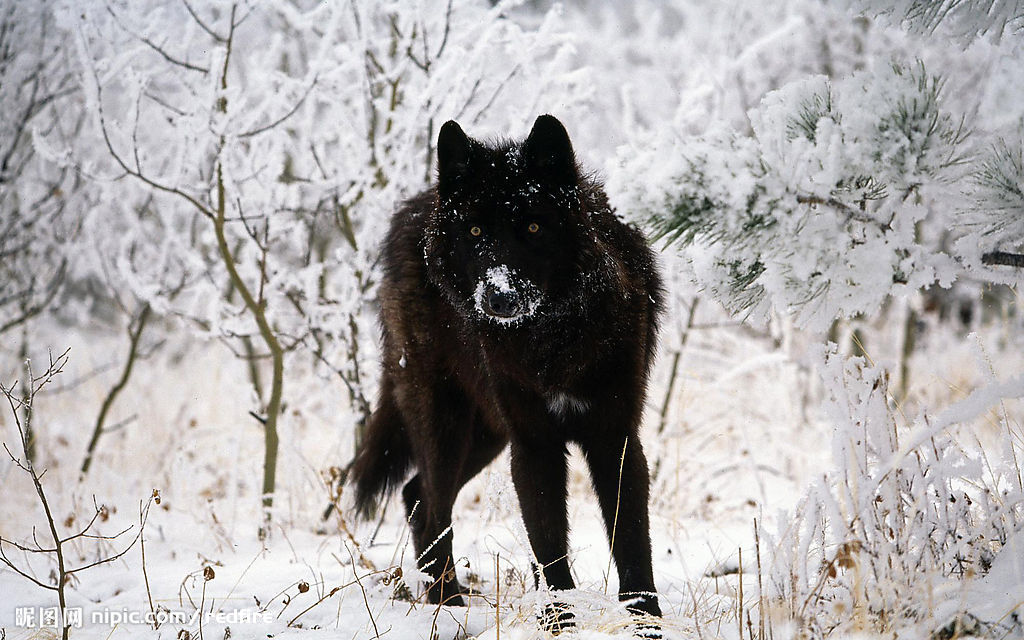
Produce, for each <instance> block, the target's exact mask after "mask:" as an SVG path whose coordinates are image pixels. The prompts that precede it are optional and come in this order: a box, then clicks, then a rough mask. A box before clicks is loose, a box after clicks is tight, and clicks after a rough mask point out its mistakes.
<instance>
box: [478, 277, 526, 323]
mask: <svg viewBox="0 0 1024 640" xmlns="http://www.w3.org/2000/svg"><path fill="white" fill-rule="evenodd" d="M488 286H490V287H491V288H492V289H494V290H496V291H499V292H501V293H511V294H513V295H514V296H515V300H516V304H517V305H518V308H517V311H518V312H517V313H516V314H515V315H510V316H497V315H494V314H491V313H488V312H487V311H486V310H485V306H486V301H485V299H484V297H485V294H486V291H487V290H488ZM541 302H543V295H542V294H541V291H540V289H538V288H537V286H536V285H534V284H533V283H532V282H530V281H529V280H526V279H524V278H522V277H520V276H519V274H518V273H516V271H515V270H513V269H510V268H509V266H508V265H504V264H500V265H498V266H496V267H489V268H488V269H487V271H486V272H484V277H483V278H481V279H480V280H479V281H477V283H476V287H474V288H473V309H474V310H476V312H477V313H478V314H480V315H481V316H482V317H484V318H486V319H488V320H490V321H491V322H494V323H497V324H499V325H503V326H515V325H518V324H520V323H521V322H522V321H523V320H525V319H527V318H530V317H532V316H533V314H534V313H536V312H537V309H538V308H539V307H540V305H541Z"/></svg>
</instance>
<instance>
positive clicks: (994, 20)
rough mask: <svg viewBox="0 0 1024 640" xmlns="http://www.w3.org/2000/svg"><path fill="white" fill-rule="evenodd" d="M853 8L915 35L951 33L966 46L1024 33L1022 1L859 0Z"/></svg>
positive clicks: (854, 3) (1023, 5) (1023, 4)
mask: <svg viewBox="0 0 1024 640" xmlns="http://www.w3.org/2000/svg"><path fill="white" fill-rule="evenodd" d="M852 5H853V6H854V7H856V8H857V9H859V10H860V11H863V12H864V13H867V14H869V15H885V16H889V17H890V18H892V19H893V20H895V21H896V22H899V23H901V24H902V25H904V26H905V27H906V28H907V29H909V30H910V31H912V32H915V33H919V34H925V35H931V34H934V33H936V32H937V31H939V32H945V33H948V34H950V35H952V36H954V37H956V38H958V39H959V40H961V41H962V42H963V43H964V45H967V44H969V43H970V42H972V41H973V40H975V39H977V38H979V37H981V36H984V35H987V34H992V35H993V36H995V37H996V38H999V37H1001V36H1002V35H1003V34H1004V33H1007V32H1009V33H1011V34H1017V33H1019V32H1020V31H1021V30H1022V29H1024V2H1021V1H1020V0H855V1H854V2H853V3H852Z"/></svg>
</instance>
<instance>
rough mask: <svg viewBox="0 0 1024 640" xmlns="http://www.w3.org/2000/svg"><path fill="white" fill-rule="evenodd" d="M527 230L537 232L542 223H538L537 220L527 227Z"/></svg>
mask: <svg viewBox="0 0 1024 640" xmlns="http://www.w3.org/2000/svg"><path fill="white" fill-rule="evenodd" d="M526 230H527V231H529V232H530V233H537V232H538V231H540V225H539V224H537V223H536V222H531V223H530V224H529V225H528V226H527V227H526Z"/></svg>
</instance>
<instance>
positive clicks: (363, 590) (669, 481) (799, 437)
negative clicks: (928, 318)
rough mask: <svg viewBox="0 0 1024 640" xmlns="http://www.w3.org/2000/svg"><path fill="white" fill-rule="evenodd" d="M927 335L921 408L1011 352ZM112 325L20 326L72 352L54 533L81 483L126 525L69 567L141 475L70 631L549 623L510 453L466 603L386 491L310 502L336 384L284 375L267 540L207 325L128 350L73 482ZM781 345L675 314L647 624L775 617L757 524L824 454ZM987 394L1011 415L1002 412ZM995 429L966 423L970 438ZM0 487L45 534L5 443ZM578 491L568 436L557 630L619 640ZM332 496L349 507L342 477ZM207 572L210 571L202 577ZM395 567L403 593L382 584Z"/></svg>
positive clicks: (245, 444)
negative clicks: (90, 457)
mask: <svg viewBox="0 0 1024 640" xmlns="http://www.w3.org/2000/svg"><path fill="white" fill-rule="evenodd" d="M709 325H714V322H710V323H709ZM670 330H671V329H670ZM797 337H799V336H797ZM924 338H925V339H923V340H922V341H921V342H920V345H919V349H918V351H917V353H916V354H915V356H914V358H913V360H912V362H911V367H910V371H912V372H913V376H914V378H913V380H912V382H911V386H912V398H913V399H914V403H915V404H916V405H919V406H920V405H924V404H927V405H928V406H931V407H935V408H936V409H937V408H941V407H943V406H946V405H948V404H949V403H951V402H953V401H955V400H956V399H959V398H962V397H964V396H965V395H966V394H967V393H968V392H969V391H970V390H971V389H972V388H974V387H976V386H977V385H978V384H979V381H980V380H981V378H982V377H983V372H981V371H979V368H978V365H977V354H978V352H979V350H980V351H982V352H984V353H985V354H987V357H989V358H990V363H991V364H992V366H994V367H996V368H997V369H998V368H999V367H1004V368H1005V370H1010V371H1020V370H1021V368H1022V366H1021V365H1022V357H1021V356H1020V354H1019V352H1014V351H1013V350H1012V348H1011V349H1007V350H1005V351H1001V350H1000V345H1002V346H1003V347H1005V346H1006V345H1007V342H1006V336H1005V335H1001V332H1000V329H999V327H998V326H997V325H994V326H990V327H988V328H987V329H986V330H985V331H983V332H982V333H981V334H979V335H978V336H974V337H970V338H968V337H964V336H963V335H962V334H960V333H957V332H956V331H954V330H952V329H950V328H948V327H947V326H944V325H935V329H934V330H932V331H930V332H927V333H926V334H925V336H924ZM122 341H123V339H120V338H114V337H110V336H103V335H81V334H79V335H61V334H60V333H59V332H55V333H54V334H53V335H48V336H39V337H38V338H37V343H38V344H53V345H55V347H54V349H59V348H60V347H57V346H56V345H63V344H68V346H70V347H71V352H70V356H71V359H70V364H69V365H68V367H67V369H66V370H65V372H64V373H63V374H61V376H60V377H59V378H58V379H57V380H55V381H54V383H53V385H52V386H51V387H50V388H48V389H47V391H46V392H45V393H43V394H41V395H40V397H39V400H38V403H37V407H36V416H35V421H36V425H37V427H36V428H37V430H38V434H39V435H38V437H39V442H40V443H41V446H40V451H41V452H42V453H41V455H42V458H41V461H42V462H41V464H40V467H41V468H45V469H46V472H45V474H44V476H43V484H44V487H45V488H46V490H47V491H48V493H49V496H50V499H51V501H52V502H53V504H54V511H55V519H56V520H57V521H58V525H62V530H64V531H72V530H75V528H76V527H80V526H81V525H82V524H83V522H84V521H86V520H88V519H89V517H91V514H92V513H93V501H94V500H95V501H96V503H97V504H100V505H103V506H104V507H105V510H104V512H103V513H102V514H101V517H100V521H99V522H98V525H97V528H96V529H95V530H94V531H93V533H100V534H103V535H107V536H109V535H113V534H115V533H117V532H118V531H121V530H122V529H125V528H127V527H132V528H131V529H130V530H129V531H128V532H126V533H124V534H123V535H121V536H119V537H118V538H116V539H112V540H105V539H104V540H97V539H77V540H75V541H73V542H72V543H69V548H70V549H71V553H70V554H69V556H70V558H69V560H68V562H69V563H70V564H72V565H81V564H89V563H90V562H94V561H96V560H98V559H101V558H103V557H105V556H109V555H112V554H114V553H116V552H118V551H120V550H121V549H124V548H125V547H127V546H128V545H129V544H130V543H131V542H132V539H133V537H134V536H135V535H136V533H137V531H138V523H139V518H140V510H141V508H142V507H143V505H144V504H145V503H146V501H147V500H148V499H149V497H150V495H151V494H152V492H153V490H154V489H156V490H158V491H159V494H160V500H159V504H156V503H154V504H153V505H152V506H151V510H150V512H149V516H148V521H147V522H146V524H145V529H144V545H142V544H135V545H134V546H132V547H131V549H130V550H129V551H128V553H126V554H125V555H124V556H122V557H120V558H118V559H117V560H116V561H114V562H111V563H107V564H103V565H100V566H97V567H95V568H92V569H89V570H88V571H84V572H82V573H79V574H76V575H74V576H73V577H72V579H71V582H70V584H69V589H68V593H69V600H68V607H69V610H70V611H71V612H72V615H81V617H82V618H81V619H82V622H83V624H82V626H81V627H80V628H75V629H73V634H72V637H74V638H85V639H94V638H96V639H99V638H189V637H190V638H197V637H200V638H218V639H219V638H227V637H235V638H257V637H274V638H319V637H322V638H374V637H383V638H396V639H399V640H405V639H411V638H440V639H447V638H463V637H475V636H479V637H485V638H499V637H504V638H531V637H544V634H543V633H542V632H541V631H539V630H538V627H537V622H536V611H538V610H539V608H540V607H542V606H543V605H544V604H545V603H546V602H548V598H549V596H548V595H546V594H544V593H543V592H540V593H538V592H537V591H536V590H535V589H534V588H533V585H532V578H531V577H530V576H531V573H530V551H529V546H528V544H527V543H526V536H525V530H524V528H523V526H522V523H521V520H520V518H519V513H518V507H517V504H516V500H515V493H514V490H513V488H512V485H511V481H510V478H509V473H508V460H507V456H502V457H501V458H499V460H498V461H497V462H495V463H494V464H492V465H491V466H490V467H489V468H488V469H487V470H485V471H484V472H483V473H482V474H481V475H480V476H479V477H477V478H476V479H475V480H474V481H472V482H471V483H470V484H469V485H467V487H466V488H465V489H464V490H463V492H462V494H461V495H460V498H459V502H458V503H457V505H456V510H455V522H454V532H455V534H454V547H455V552H456V555H458V556H460V557H461V560H460V567H459V568H458V572H459V576H460V580H461V581H462V582H463V584H467V585H470V586H471V587H472V588H473V589H474V590H476V591H477V592H479V595H478V596H475V597H472V598H470V599H469V603H470V604H469V606H468V607H465V608H460V607H440V608H439V607H436V606H432V605H429V604H427V603H425V602H422V601H420V600H417V598H418V597H419V596H420V595H421V594H422V593H423V582H422V581H421V580H419V579H418V578H417V571H416V569H415V561H414V557H413V556H414V553H413V550H412V546H411V544H410V541H409V534H408V529H407V527H406V526H405V523H404V521H403V518H402V514H401V513H400V511H401V509H400V508H399V506H398V502H399V501H398V500H397V499H393V500H392V501H391V502H390V503H389V504H388V505H387V507H386V509H385V511H384V514H383V518H380V519H378V520H376V521H372V522H357V521H353V520H351V519H349V518H347V517H345V518H339V517H338V511H335V512H333V513H332V514H331V515H330V516H329V517H328V518H327V519H323V518H322V514H323V512H324V508H325V507H326V506H327V505H328V504H329V491H328V489H327V484H328V483H327V481H326V480H325V478H326V477H327V476H329V473H330V472H329V469H330V468H331V467H336V466H339V465H343V464H344V463H345V462H347V460H348V459H349V457H350V455H351V442H350V439H351V430H350V429H348V428H344V427H345V423H344V420H341V421H339V419H338V416H343V415H347V413H348V412H347V410H346V408H345V398H344V393H343V389H340V388H337V387H338V385H337V384H336V383H335V382H333V381H332V380H330V379H328V378H323V379H321V378H318V377H316V376H309V377H308V379H307V380H306V381H305V382H304V383H302V384H301V385H299V384H293V386H292V389H293V391H292V393H293V394H297V395H298V394H305V397H303V398H302V401H301V402H299V401H296V402H295V403H293V404H292V406H289V407H287V408H286V414H287V415H288V420H287V421H286V423H285V430H284V431H283V439H282V455H281V461H280V464H279V469H280V476H279V477H280V478H281V480H280V490H279V491H278V493H277V495H276V501H275V507H274V508H275V511H274V522H273V525H272V526H271V529H270V535H269V537H268V539H266V540H260V538H259V536H258V535H257V529H258V523H259V521H260V518H259V513H260V510H259V505H258V486H259V484H258V479H259V477H260V467H261V462H262V438H261V430H260V426H259V423H258V422H257V421H256V420H254V419H253V418H252V417H250V416H249V415H248V411H249V409H250V408H251V400H252V395H253V392H252V387H251V385H250V384H249V378H248V373H247V371H246V367H245V366H244V364H243V363H242V362H241V361H239V360H235V359H231V358H230V357H229V358H227V359H226V358H225V353H224V349H223V348H222V347H221V346H219V345H217V344H216V343H212V344H196V343H191V344H177V345H175V344H172V343H167V344H165V345H164V346H163V347H162V348H161V349H160V350H158V351H157V352H155V353H154V354H153V355H152V356H151V357H150V358H148V359H147V360H144V361H142V362H141V363H140V364H139V371H138V372H137V373H136V374H135V377H134V378H133V379H132V380H131V382H130V384H129V385H128V387H127V388H126V390H125V392H124V394H123V396H122V397H121V398H119V400H118V402H117V404H116V407H115V409H114V417H112V419H111V422H112V423H115V428H114V429H110V432H109V433H107V434H105V435H104V438H103V440H102V441H101V444H100V445H99V454H98V458H97V461H96V464H95V466H94V467H93V469H92V470H91V471H90V474H89V475H88V476H87V478H86V479H85V480H83V481H81V482H80V481H79V480H78V466H79V464H80V460H81V456H82V454H83V451H84V446H85V443H86V441H87V436H88V432H89V430H90V427H91V424H92V422H93V421H94V416H95V414H96V411H97V410H98V407H99V406H100V404H101V403H102V400H103V397H104V395H105V394H106V392H107V391H108V390H109V386H110V385H111V384H112V382H113V381H114V380H115V379H116V377H117V375H118V371H117V369H118V366H117V355H116V354H118V353H119V352H120V351H119V350H123V348H124V345H123V344H120V342H122ZM799 342H800V341H799V340H793V339H788V340H783V341H779V340H774V339H772V338H771V337H770V336H769V335H768V334H756V333H753V332H750V331H749V330H747V329H744V328H740V327H736V326H726V327H724V328H709V329H704V330H701V329H696V330H693V331H692V335H691V337H690V340H689V342H688V343H687V346H686V350H685V351H684V353H683V356H682V358H681V360H680V364H679V369H678V371H677V379H676V382H675V383H674V385H673V387H672V390H671V392H668V380H669V376H670V367H671V360H672V358H671V357H670V356H667V355H666V354H662V356H661V358H660V359H659V364H658V367H657V370H656V372H655V376H654V380H653V384H652V385H651V391H650V395H649V405H650V411H649V414H648V416H647V420H646V425H645V437H646V440H645V447H646V449H647V454H648V459H649V463H650V465H651V467H652V475H653V487H652V502H651V515H652V519H651V520H652V527H651V528H652V538H653V547H654V559H655V578H656V583H657V585H658V588H659V592H660V597H661V603H662V609H663V610H664V612H665V620H664V631H665V635H666V637H687V638H731V639H741V638H748V639H750V640H753V639H754V638H759V637H760V636H761V633H762V632H761V631H759V629H764V632H763V633H765V634H767V633H769V631H770V632H771V633H772V634H775V633H778V634H779V635H780V636H785V635H787V633H786V631H787V629H786V628H784V626H783V627H774V628H770V629H766V628H765V623H764V622H763V621H761V620H759V616H760V615H761V612H759V611H758V603H759V597H758V594H759V582H760V581H761V580H762V578H763V577H765V576H766V575H767V570H765V569H762V567H761V566H760V564H761V562H762V561H764V562H767V559H766V556H767V554H768V553H769V552H770V549H768V548H767V547H768V545H769V544H770V543H769V542H767V541H766V538H767V539H771V537H772V536H771V533H770V532H779V531H782V530H784V529H785V528H786V527H787V526H791V525H792V523H793V522H794V518H795V517H796V516H795V514H794V513H793V512H792V509H793V508H794V507H795V506H796V505H797V501H798V499H799V498H800V496H801V495H802V494H803V493H804V489H805V487H806V486H807V485H808V484H809V483H811V482H813V481H814V480H815V478H820V476H821V474H822V473H823V472H825V471H827V470H828V468H829V466H830V464H832V463H831V462H830V460H831V447H830V444H829V441H830V437H831V430H832V427H831V426H830V425H829V424H828V423H827V421H826V420H825V419H824V417H823V416H822V415H821V411H820V410H819V405H820V398H821V395H822V391H821V389H820V383H818V382H817V381H816V377H815V374H814V373H813V372H811V371H808V370H806V369H805V368H804V367H803V366H801V364H800V361H801V356H800V355H799V354H800V352H801V350H802V348H803V347H802V346H801V345H800V344H799ZM1010 342H1011V343H1012V340H1011V341H1010ZM803 346H806V345H803ZM887 350H888V351H893V350H892V349H887V348H886V345H885V344H884V341H881V340H880V341H879V346H878V352H879V357H882V358H883V359H884V353H885V352H886V351H887ZM869 351H870V349H869ZM666 397H667V398H668V403H667V408H666V409H665V421H664V426H663V427H662V426H661V417H660V414H661V411H662V409H663V406H665V405H664V403H665V399H666ZM1004 409H1005V410H1006V411H1008V416H1009V419H1010V421H1011V422H1013V423H1015V424H1016V425H1017V426H1018V428H1019V425H1020V424H1021V412H1020V407H1019V406H1017V405H1015V404H1010V405H1009V406H1008V407H1007V408H1004ZM908 410H909V409H908ZM118 425H120V426H118ZM0 427H2V429H3V431H2V435H3V440H4V442H5V443H8V446H9V447H10V448H11V449H12V450H13V449H14V447H13V443H15V442H16V441H17V440H16V432H15V431H14V426H13V424H12V421H11V420H10V416H9V415H7V412H6V411H5V412H4V415H3V417H2V418H0ZM982 431H984V429H982ZM991 435H992V434H988V435H986V434H985V433H974V434H970V438H971V441H975V440H976V441H977V442H978V443H979V444H981V443H982V442H985V441H986V439H987V438H988V437H989V436H991ZM965 441H967V440H966V439H965ZM0 482H2V486H3V500H2V502H0V536H2V537H4V538H6V539H9V540H16V541H22V542H26V541H31V540H32V536H33V535H34V536H36V537H37V538H38V539H40V540H41V541H43V542H44V544H43V546H46V544H45V540H46V538H45V537H44V533H43V532H45V531H46V524H45V520H44V519H43V517H42V513H41V510H40V508H39V505H38V502H37V498H36V495H35V492H34V491H33V489H32V485H31V483H30V482H29V480H28V478H27V475H26V474H25V473H24V472H23V471H22V470H21V469H19V468H18V467H17V466H16V465H15V464H13V463H12V462H11V461H10V460H6V459H5V460H4V461H0ZM627 498H628V497H627ZM595 503H596V501H595V499H594V498H593V495H592V493H591V491H590V488H589V479H588V477H587V474H586V470H585V468H584V467H583V466H582V464H580V460H579V457H578V455H574V456H573V463H572V467H571V472H570V503H569V514H570V523H571V525H572V534H571V545H570V549H571V552H570V553H571V556H572V568H573V572H574V574H575V577H576V581H577V584H578V586H579V588H578V590H577V591H576V592H575V593H572V594H568V595H566V596H564V597H563V596H562V595H560V596H559V598H560V600H562V601H565V602H568V603H569V604H570V605H572V606H573V609H574V612H575V616H576V621H577V629H576V630H575V632H574V633H575V634H576V635H575V636H574V637H579V638H604V637H612V636H614V637H628V636H629V635H631V630H632V626H631V620H630V618H629V616H628V615H627V614H626V613H625V610H624V609H623V608H622V606H621V605H620V604H619V603H618V602H617V598H616V596H615V593H616V579H615V573H614V567H613V565H611V564H610V561H609V553H608V545H607V541H606V539H605V533H604V530H603V526H602V524H601V521H600V518H599V514H598V512H597V509H596V504H595ZM340 504H341V505H342V509H341V513H342V514H343V515H346V516H347V513H346V511H347V507H346V505H347V502H346V496H345V495H342V497H341V500H340ZM797 515H798V514H797ZM755 527H756V530H755ZM766 532H768V535H767V536H766ZM755 536H757V537H755ZM757 539H759V542H760V545H759V546H757V545H755V540H757ZM143 552H144V554H145V556H144V559H143ZM7 553H8V557H10V558H11V560H13V561H14V562H16V563H17V564H19V566H22V567H25V568H26V570H27V571H28V573H30V575H32V576H34V577H36V578H38V579H40V580H42V581H46V580H47V577H48V576H49V575H50V574H51V572H52V571H53V563H52V559H51V558H49V557H44V554H27V553H20V552H19V553H13V554H12V553H11V548H10V547H8V548H7ZM762 555H763V556H765V558H763V557H762ZM208 567H209V568H210V569H212V573H210V572H207V573H206V577H211V576H212V579H209V580H206V579H204V570H206V569H207V568H208ZM398 569H400V575H401V576H403V581H404V584H405V585H407V586H408V588H409V594H411V597H408V595H407V596H405V597H398V598H394V597H392V596H393V594H394V593H395V591H396V586H397V581H396V578H397V576H398V575H399V572H398V571H397V570H398ZM765 579H766V578H765ZM1021 584H1024V582H1022V583H1021ZM764 586H765V588H766V589H767V585H764ZM1007 588H1008V589H1011V590H1012V589H1014V588H1016V586H1015V585H1007ZM0 594H2V598H0V601H2V603H3V606H2V607H0V627H2V628H3V629H4V633H5V634H6V636H5V637H6V638H9V639H11V640H21V639H23V638H25V639H27V638H42V637H51V635H52V630H47V629H40V628H39V625H40V623H41V622H42V621H43V620H44V619H45V616H46V615H47V614H48V613H49V611H48V610H49V609H50V608H51V607H53V606H54V605H55V604H56V599H55V597H54V594H52V593H50V592H47V591H44V590H42V589H40V588H38V587H37V586H35V585H33V584H32V583H31V582H30V581H29V580H27V579H26V578H24V577H22V576H19V575H17V574H15V573H14V572H12V571H10V570H6V569H2V570H0ZM741 597H742V603H743V604H742V608H741V606H740V604H739V603H740V601H741V600H740V599H741ZM947 597H963V594H949V595H947ZM198 610H202V611H203V612H204V613H203V615H202V616H201V617H200V616H199V615H198V614H197V611H198ZM153 611H156V612H158V613H159V617H160V618H161V619H163V620H164V621H165V623H164V624H163V625H161V626H160V627H159V628H158V629H153V628H152V627H150V626H147V625H146V624H144V623H145V619H144V616H145V615H146V614H147V613H148V612H153ZM740 611H742V612H743V618H742V619H740V618H739V612H740ZM765 613H766V614H770V611H766V612H765Z"/></svg>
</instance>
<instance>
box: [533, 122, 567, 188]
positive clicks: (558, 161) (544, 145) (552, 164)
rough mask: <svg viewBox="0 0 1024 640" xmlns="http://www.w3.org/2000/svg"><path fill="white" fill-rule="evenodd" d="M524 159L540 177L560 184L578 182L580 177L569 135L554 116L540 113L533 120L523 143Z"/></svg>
mask: <svg viewBox="0 0 1024 640" xmlns="http://www.w3.org/2000/svg"><path fill="white" fill-rule="evenodd" d="M523 158H524V159H525V160H526V166H527V167H529V169H530V171H532V172H533V173H534V174H535V175H536V176H537V177H538V178H542V179H547V180H553V181H555V182H558V183H575V182H576V181H577V180H578V179H579V173H578V172H577V170H576V156H575V155H574V154H573V152H572V143H571V142H569V134H568V133H566V131H565V127H563V126H562V123H561V122H559V121H558V119H557V118H555V117H554V116H550V115H543V116H539V117H538V118H537V120H536V121H535V122H534V123H533V129H532V130H531V131H530V135H529V136H528V137H527V138H526V142H524V143H523Z"/></svg>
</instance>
